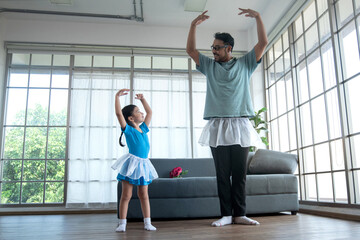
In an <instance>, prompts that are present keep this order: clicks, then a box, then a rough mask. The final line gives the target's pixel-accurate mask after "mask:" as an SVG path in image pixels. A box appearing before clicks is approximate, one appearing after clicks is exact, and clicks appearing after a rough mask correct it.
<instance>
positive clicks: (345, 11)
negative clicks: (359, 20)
mask: <svg viewBox="0 0 360 240" xmlns="http://www.w3.org/2000/svg"><path fill="white" fill-rule="evenodd" d="M335 10H336V16H337V23H338V25H339V27H341V26H343V25H344V24H345V23H346V22H347V20H348V19H349V18H351V17H352V16H353V11H354V10H353V5H352V0H340V1H338V2H337V3H336V5H335Z"/></svg>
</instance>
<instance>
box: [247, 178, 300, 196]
mask: <svg viewBox="0 0 360 240" xmlns="http://www.w3.org/2000/svg"><path fill="white" fill-rule="evenodd" d="M297 192H298V183H297V178H296V176H295V175H293V174H264V175H248V176H247V177H246V195H248V196H252V195H268V194H289V193H297Z"/></svg>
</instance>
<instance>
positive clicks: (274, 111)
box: [269, 85, 278, 119]
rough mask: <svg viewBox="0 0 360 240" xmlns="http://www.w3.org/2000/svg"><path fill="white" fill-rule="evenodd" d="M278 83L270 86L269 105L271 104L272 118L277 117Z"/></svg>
mask: <svg viewBox="0 0 360 240" xmlns="http://www.w3.org/2000/svg"><path fill="white" fill-rule="evenodd" d="M275 86H276V85H273V86H272V87H270V88H269V105H270V117H271V119H273V118H276V117H277V115H278V114H277V103H276V88H275Z"/></svg>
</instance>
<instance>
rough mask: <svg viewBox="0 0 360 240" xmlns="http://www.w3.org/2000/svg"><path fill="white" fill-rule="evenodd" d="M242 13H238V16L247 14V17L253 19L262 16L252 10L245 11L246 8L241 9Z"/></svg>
mask: <svg viewBox="0 0 360 240" xmlns="http://www.w3.org/2000/svg"><path fill="white" fill-rule="evenodd" d="M239 10H240V12H239V13H238V15H243V14H245V17H252V18H257V17H258V16H260V14H259V13H258V12H256V11H254V10H252V9H244V8H239Z"/></svg>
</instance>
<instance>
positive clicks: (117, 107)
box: [115, 88, 130, 129]
mask: <svg viewBox="0 0 360 240" xmlns="http://www.w3.org/2000/svg"><path fill="white" fill-rule="evenodd" d="M129 91H130V89H126V88H124V89H121V90H119V91H118V92H117V93H116V95H115V113H116V117H117V119H118V120H119V123H120V126H121V128H122V129H125V127H126V121H125V118H124V115H123V114H122V111H121V105H120V99H119V98H120V96H124V95H127V94H128V92H129Z"/></svg>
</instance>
